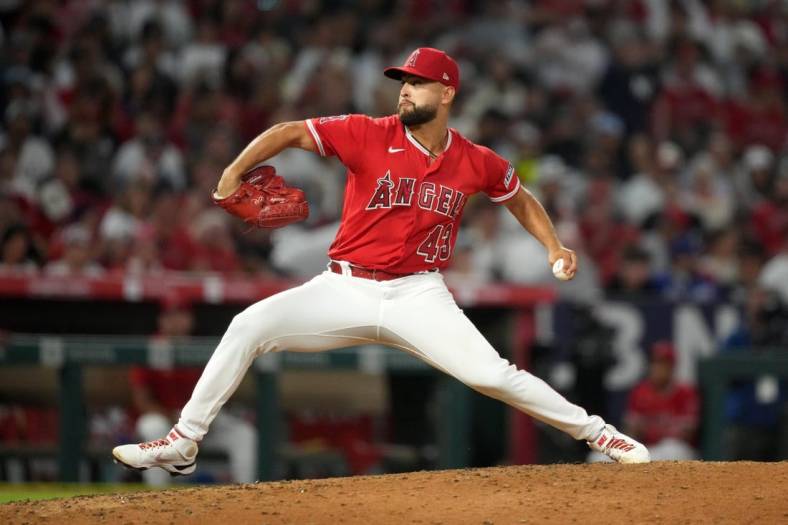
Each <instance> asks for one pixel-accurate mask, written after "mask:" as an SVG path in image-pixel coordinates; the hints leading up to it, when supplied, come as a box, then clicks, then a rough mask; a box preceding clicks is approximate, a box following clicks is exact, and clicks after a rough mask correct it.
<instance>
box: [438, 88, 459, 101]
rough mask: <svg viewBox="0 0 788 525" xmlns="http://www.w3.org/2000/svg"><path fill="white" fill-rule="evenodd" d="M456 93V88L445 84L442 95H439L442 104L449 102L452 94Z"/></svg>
mask: <svg viewBox="0 0 788 525" xmlns="http://www.w3.org/2000/svg"><path fill="white" fill-rule="evenodd" d="M456 94H457V90H456V89H454V88H453V87H451V86H446V87H445V88H444V89H443V96H442V97H441V102H443V103H444V104H451V103H452V102H453V101H454V95H456Z"/></svg>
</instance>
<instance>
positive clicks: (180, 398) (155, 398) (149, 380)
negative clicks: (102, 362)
mask: <svg viewBox="0 0 788 525" xmlns="http://www.w3.org/2000/svg"><path fill="white" fill-rule="evenodd" d="M193 326H194V314H193V313H192V310H191V307H190V305H189V304H188V303H186V302H185V301H184V300H183V299H181V298H179V297H177V296H168V297H166V299H165V301H164V302H163V303H162V305H161V313H160V314H159V331H158V333H157V334H156V335H155V336H154V337H153V342H152V343H151V344H153V345H159V346H162V345H168V344H174V343H177V341H178V339H179V338H184V337H188V336H189V334H190V333H191V331H192V328H193ZM200 372H201V370H200V369H198V368H168V367H166V366H163V367H159V368H143V367H134V368H132V369H131V371H130V375H129V382H130V383H131V395H132V408H133V411H134V412H135V413H136V414H137V416H138V417H137V423H136V431H137V434H138V436H139V438H140V439H141V440H142V441H152V440H155V439H158V438H160V437H161V436H164V435H166V434H167V432H169V431H170V429H171V428H172V425H173V421H175V420H177V419H178V417H177V416H178V413H177V411H178V410H180V408H181V407H182V406H183V405H184V404H185V403H186V401H188V399H189V396H190V395H191V392H192V390H193V389H194V385H195V384H196V383H197V380H198V379H199V377H200ZM214 424H215V425H218V429H219V431H218V432H212V433H211V434H212V435H211V436H209V437H206V438H205V441H203V443H202V444H201V448H203V449H205V450H211V449H213V450H217V451H220V452H222V453H224V454H226V455H227V456H228V458H229V460H230V472H231V478H232V481H234V482H236V483H251V482H253V481H254V480H255V477H256V472H257V459H256V458H257V433H256V431H255V429H254V427H253V426H252V425H251V424H250V423H249V422H248V421H246V420H244V419H242V418H240V417H237V416H234V415H232V414H230V413H226V412H222V413H221V414H219V415H218V416H217V417H216V419H215V420H214ZM165 427H166V428H165ZM142 476H143V479H144V480H145V482H146V483H148V484H150V485H154V486H163V485H167V484H169V481H170V475H169V473H168V472H165V471H163V470H160V469H151V470H147V471H145V472H143V473H142Z"/></svg>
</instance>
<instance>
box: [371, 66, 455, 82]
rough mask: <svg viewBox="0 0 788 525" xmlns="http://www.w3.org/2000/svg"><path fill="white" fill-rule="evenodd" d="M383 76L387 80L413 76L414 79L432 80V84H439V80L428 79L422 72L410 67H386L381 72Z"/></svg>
mask: <svg viewBox="0 0 788 525" xmlns="http://www.w3.org/2000/svg"><path fill="white" fill-rule="evenodd" d="M383 74H384V75H386V76H387V77H389V78H393V79H394V80H402V76H403V75H413V76H414V77H421V78H426V79H427V80H432V81H433V82H441V80H440V79H438V78H432V77H428V76H426V75H425V74H424V73H423V72H421V71H417V70H416V69H413V68H412V67H387V68H386V69H384V70H383ZM442 83H443V82H441V84H442Z"/></svg>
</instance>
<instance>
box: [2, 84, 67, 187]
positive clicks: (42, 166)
mask: <svg viewBox="0 0 788 525" xmlns="http://www.w3.org/2000/svg"><path fill="white" fill-rule="evenodd" d="M34 117H35V110H34V107H33V105H32V103H31V102H29V101H27V100H16V101H14V102H12V103H11V104H9V105H8V106H7V107H6V110H5V132H4V133H3V134H2V135H0V150H3V151H8V154H9V155H10V158H12V159H14V178H13V180H12V182H11V185H12V187H13V189H14V191H15V192H17V193H20V194H22V195H25V196H26V197H28V198H33V195H34V194H35V190H36V185H37V184H38V183H39V182H41V181H42V180H43V179H44V178H45V177H47V176H48V175H49V174H50V173H52V169H53V167H54V165H55V155H54V153H53V151H52V147H51V145H50V144H49V143H48V142H47V141H46V140H44V139H42V138H40V137H37V136H35V135H34V134H33V118H34Z"/></svg>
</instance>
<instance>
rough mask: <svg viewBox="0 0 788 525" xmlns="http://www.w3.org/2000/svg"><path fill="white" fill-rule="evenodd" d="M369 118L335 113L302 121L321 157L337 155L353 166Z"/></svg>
mask: <svg viewBox="0 0 788 525" xmlns="http://www.w3.org/2000/svg"><path fill="white" fill-rule="evenodd" d="M370 121H371V118H370V117H368V116H366V115H336V116H333V117H318V118H310V119H307V120H306V121H304V122H305V123H306V127H307V129H308V130H309V134H310V135H311V136H312V139H313V140H314V141H315V145H316V146H317V151H318V152H319V153H320V156H321V157H331V156H334V155H335V156H337V157H338V158H339V160H341V161H342V163H343V164H344V165H346V166H348V167H353V166H354V165H356V164H357V163H358V161H359V160H360V158H361V153H362V152H363V151H364V147H365V143H366V141H367V131H368V129H369V125H370Z"/></svg>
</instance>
